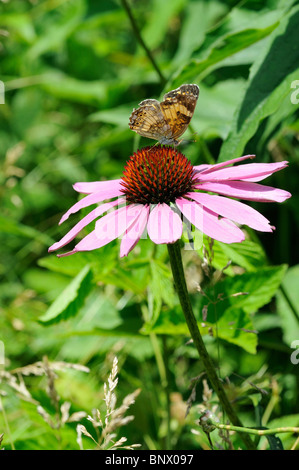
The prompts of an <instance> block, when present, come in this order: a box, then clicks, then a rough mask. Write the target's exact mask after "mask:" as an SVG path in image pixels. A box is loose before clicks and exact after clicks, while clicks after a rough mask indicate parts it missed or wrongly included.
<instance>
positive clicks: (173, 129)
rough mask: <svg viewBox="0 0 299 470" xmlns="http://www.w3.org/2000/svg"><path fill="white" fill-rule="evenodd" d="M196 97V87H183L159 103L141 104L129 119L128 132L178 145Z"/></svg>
mask: <svg viewBox="0 0 299 470" xmlns="http://www.w3.org/2000/svg"><path fill="white" fill-rule="evenodd" d="M198 95H199V88H198V86H197V85H182V86H180V87H179V88H177V89H176V90H172V91H170V92H169V93H166V95H164V98H163V101H162V102H161V103H160V102H159V101H157V100H153V99H148V100H144V101H142V102H141V103H139V108H138V109H134V110H133V112H132V114H131V116H130V121H129V126H130V129H132V130H133V131H134V132H137V134H139V135H142V136H144V137H148V138H150V139H156V140H158V141H159V142H160V143H161V144H173V145H178V144H179V141H177V140H176V139H177V138H178V137H180V136H181V135H182V134H183V133H184V132H185V130H186V129H187V127H188V125H189V123H190V121H191V118H192V116H193V114H194V110H195V106H196V103H197V99H198Z"/></svg>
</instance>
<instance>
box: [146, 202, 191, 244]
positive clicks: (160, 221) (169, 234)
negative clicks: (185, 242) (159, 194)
mask: <svg viewBox="0 0 299 470" xmlns="http://www.w3.org/2000/svg"><path fill="white" fill-rule="evenodd" d="M147 231H148V234H149V237H150V239H151V240H152V241H153V242H154V243H156V244H158V245H159V244H162V243H174V242H175V241H177V240H178V239H179V238H181V236H182V232H183V226H182V221H181V219H180V217H179V216H178V214H176V213H175V212H173V210H172V209H171V208H170V207H169V206H168V205H167V204H165V203H162V204H157V205H156V206H155V207H154V208H153V209H152V211H151V212H150V215H149V219H148V224H147Z"/></svg>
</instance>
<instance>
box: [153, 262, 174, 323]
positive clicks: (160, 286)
mask: <svg viewBox="0 0 299 470" xmlns="http://www.w3.org/2000/svg"><path fill="white" fill-rule="evenodd" d="M150 268H151V276H150V282H149V296H150V299H149V309H150V314H151V322H152V323H155V321H156V320H157V317H158V315H159V313H160V311H161V308H162V306H163V304H166V305H168V306H169V307H173V306H174V305H175V303H176V301H177V298H176V295H175V292H174V289H173V281H172V275H171V272H170V270H169V269H168V268H167V267H166V266H164V265H163V264H162V263H159V262H158V261H157V260H152V261H151V263H150Z"/></svg>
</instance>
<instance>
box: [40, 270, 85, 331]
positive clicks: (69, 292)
mask: <svg viewBox="0 0 299 470" xmlns="http://www.w3.org/2000/svg"><path fill="white" fill-rule="evenodd" d="M92 285H93V284H92V273H91V271H90V267H89V266H85V268H83V269H82V271H80V273H79V274H78V275H77V276H76V277H75V279H73V280H72V282H71V283H70V284H69V285H68V286H67V287H66V288H65V289H64V290H63V292H62V293H61V294H60V295H59V297H57V299H56V300H55V301H54V302H53V304H52V305H51V306H50V307H49V309H48V310H47V312H46V313H45V314H44V315H42V316H41V317H40V318H39V321H40V322H42V323H44V324H47V325H50V324H53V323H58V322H60V321H61V320H67V319H68V318H70V317H74V316H75V315H76V314H77V313H78V312H79V310H80V308H81V307H82V305H83V304H84V302H85V299H86V297H87V296H88V294H89V292H90V290H91V288H92Z"/></svg>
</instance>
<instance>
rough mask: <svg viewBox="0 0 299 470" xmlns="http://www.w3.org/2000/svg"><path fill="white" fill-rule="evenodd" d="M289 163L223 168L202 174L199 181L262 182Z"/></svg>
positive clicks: (250, 164) (252, 164)
mask: <svg viewBox="0 0 299 470" xmlns="http://www.w3.org/2000/svg"><path fill="white" fill-rule="evenodd" d="M287 164H288V162H279V163H247V164H245V165H238V166H234V167H230V168H222V169H220V170H216V171H213V172H212V173H205V172H203V173H200V174H198V175H197V177H198V180H199V181H227V180H234V181H236V180H249V181H261V180H263V179H265V178H267V176H270V175H272V173H274V172H276V171H279V170H281V169H282V168H284V167H285V166H286V165H287Z"/></svg>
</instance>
